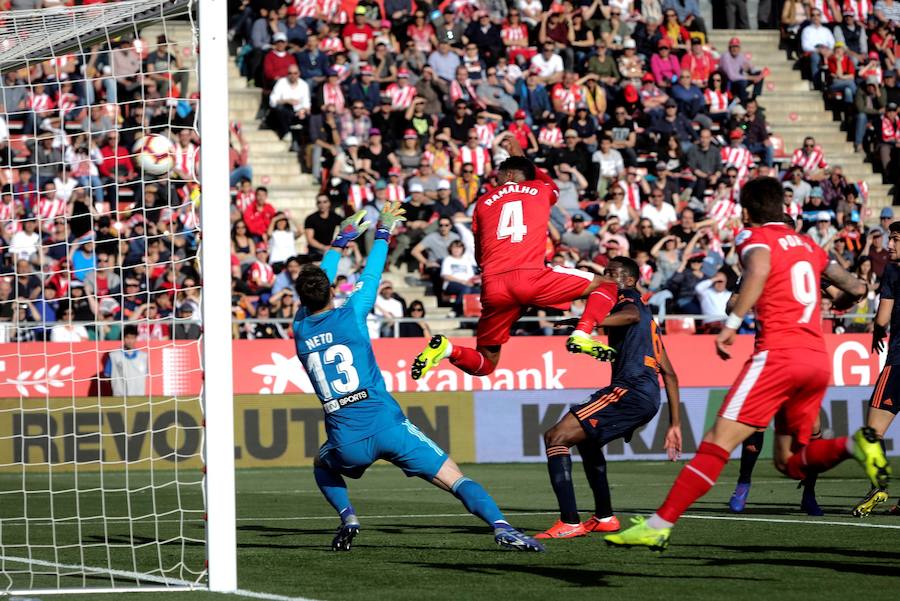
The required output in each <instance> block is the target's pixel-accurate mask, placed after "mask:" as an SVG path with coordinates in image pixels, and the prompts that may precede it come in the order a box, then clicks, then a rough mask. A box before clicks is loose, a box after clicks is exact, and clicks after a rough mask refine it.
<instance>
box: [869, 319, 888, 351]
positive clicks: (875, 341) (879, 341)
mask: <svg viewBox="0 0 900 601" xmlns="http://www.w3.org/2000/svg"><path fill="white" fill-rule="evenodd" d="M874 325H875V327H874V329H873V330H872V352H873V353H881V351H883V350H884V337H885V336H887V328H886V327H884V326H880V325H878V324H877V323H876V324H874Z"/></svg>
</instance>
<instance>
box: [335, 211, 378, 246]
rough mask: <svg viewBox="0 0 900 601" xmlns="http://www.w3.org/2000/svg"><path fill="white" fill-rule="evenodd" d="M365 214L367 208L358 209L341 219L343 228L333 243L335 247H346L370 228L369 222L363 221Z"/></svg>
mask: <svg viewBox="0 0 900 601" xmlns="http://www.w3.org/2000/svg"><path fill="white" fill-rule="evenodd" d="M365 216H366V212H365V210H362V211H357V212H356V213H354V214H353V215H350V216H349V217H347V218H346V219H344V220H343V221H341V229H340V231H338V235H337V236H335V238H334V240H333V241H332V242H331V245H332V246H334V247H335V248H346V247H347V245H348V244H350V242H352V241H353V240H356V239H357V238H359V237H360V236H362V235H363V232H365V231H366V230H367V229H368V228H369V222H368V221H363V218H364V217H365Z"/></svg>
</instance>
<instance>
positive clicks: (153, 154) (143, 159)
mask: <svg viewBox="0 0 900 601" xmlns="http://www.w3.org/2000/svg"><path fill="white" fill-rule="evenodd" d="M174 150H175V146H174V145H173V144H172V142H171V141H170V140H169V138H167V137H165V136H162V135H160V134H150V135H148V136H144V137H143V138H141V139H140V140H138V141H137V142H136V143H135V145H134V152H135V153H136V154H137V166H138V168H139V169H141V170H143V172H144V173H149V174H150V175H163V174H164V173H168V172H169V171H171V170H172V167H174V166H175V158H174V156H173V152H174Z"/></svg>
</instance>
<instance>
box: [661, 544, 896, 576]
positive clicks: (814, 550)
mask: <svg viewBox="0 0 900 601" xmlns="http://www.w3.org/2000/svg"><path fill="white" fill-rule="evenodd" d="M678 547H679V548H681V547H697V548H700V549H709V548H714V549H722V550H723V551H734V552H735V553H740V554H741V555H746V554H750V553H769V552H776V553H790V554H794V553H809V554H813V555H840V556H842V557H849V558H851V559H859V558H860V553H861V551H860V550H859V549H840V548H836V549H830V548H828V547H794V546H789V545H785V546H783V547H775V546H772V545H740V546H737V545H708V544H707V545H705V544H701V543H681V542H679V543H678ZM873 553H877V557H878V560H879V561H881V560H885V561H887V560H897V561H900V552H897V551H885V550H881V549H880V550H878V551H877V552H873ZM726 561H728V560H726ZM751 561H752V560H751ZM788 561H795V560H788ZM796 561H806V560H805V559H801V560H796ZM855 565H858V566H865V565H867V564H864V563H857V564H855ZM896 573H897V570H896V568H893V569H892V574H891V575H894V576H895V575H896Z"/></svg>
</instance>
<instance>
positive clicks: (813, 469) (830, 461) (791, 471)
mask: <svg viewBox="0 0 900 601" xmlns="http://www.w3.org/2000/svg"><path fill="white" fill-rule="evenodd" d="M848 457H850V453H849V452H848V451H847V437H846V436H843V437H841V438H831V439H828V440H826V439H824V438H819V439H818V440H811V441H810V442H809V444H808V445H806V446H805V447H803V448H802V449H800V450H799V451H797V452H796V453H794V454H793V455H791V458H790V459H788V462H787V475H788V476H790V477H791V478H793V479H794V480H803V479H805V478H806V477H807V476H808V475H810V474H819V473H822V472H825V471H828V470H830V469H831V468H833V467H834V466H836V465H837V464H838V463H840V462H841V461H843V460H844V459H847V458H848Z"/></svg>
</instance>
